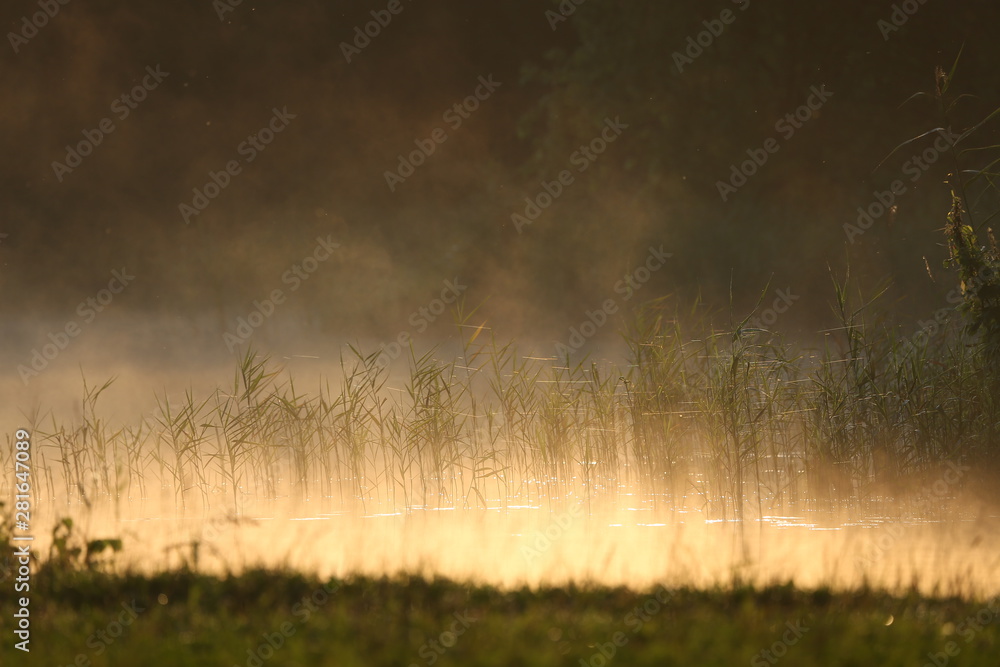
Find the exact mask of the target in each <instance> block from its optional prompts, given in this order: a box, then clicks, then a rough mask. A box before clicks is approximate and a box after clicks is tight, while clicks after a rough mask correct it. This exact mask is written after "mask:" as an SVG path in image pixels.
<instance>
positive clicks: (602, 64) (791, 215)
mask: <svg viewBox="0 0 1000 667" xmlns="http://www.w3.org/2000/svg"><path fill="white" fill-rule="evenodd" d="M57 4H58V3H57ZM220 4H224V3H218V2H216V3H212V2H206V1H204V0H199V1H198V2H180V3H173V4H163V3H151V2H144V1H141V2H133V3H129V4H127V5H123V4H120V3H115V2H110V1H109V0H98V1H96V2H91V3H70V4H65V5H63V4H58V12H57V13H55V15H52V16H49V17H44V15H43V18H42V19H38V20H37V21H36V20H35V19H34V18H33V17H36V16H38V14H37V12H39V11H40V10H39V7H40V6H41V5H39V4H37V3H23V2H20V3H15V4H12V5H10V6H9V7H7V8H6V11H5V12H4V13H5V15H6V20H5V25H6V26H7V31H6V32H7V33H8V35H7V40H6V41H7V42H8V46H9V48H7V50H6V52H5V53H3V54H2V56H0V74H2V77H3V81H4V82H5V90H7V91H8V95H9V97H10V99H9V103H8V104H5V105H3V107H2V108H0V126H2V127H3V128H4V131H3V132H0V149H2V151H3V154H4V156H5V157H6V159H5V160H3V161H2V164H0V423H2V424H4V432H5V434H7V435H8V436H10V437H6V438H4V439H0V445H2V448H0V461H2V462H3V463H4V465H5V468H4V472H3V473H2V474H3V479H2V481H0V491H2V492H3V493H5V494H6V493H7V492H8V491H10V490H11V486H10V484H11V481H10V474H9V472H8V471H9V470H12V469H13V468H12V467H11V466H8V465H7V464H8V463H11V465H12V462H13V458H12V457H13V451H14V450H13V448H12V435H11V434H13V432H14V430H15V429H17V428H28V429H30V430H31V432H32V442H33V446H34V447H35V449H34V452H35V453H36V454H37V458H36V459H34V465H36V466H37V467H36V474H37V477H36V480H35V484H36V485H35V487H34V489H33V493H34V494H36V495H35V496H34V503H35V508H36V510H37V518H36V525H38V526H42V525H48V523H54V522H55V521H57V520H58V519H59V518H60V517H62V516H72V517H74V518H75V519H76V520H77V524H78V526H79V530H80V531H81V534H82V535H84V536H86V537H90V538H95V537H101V536H111V535H121V536H122V537H123V538H124V540H125V553H124V556H123V558H124V561H125V562H126V563H133V564H136V565H138V566H141V567H156V566H157V565H158V564H176V563H179V562H181V561H182V560H183V559H193V558H195V555H194V553H195V549H197V552H198V556H197V558H198V559H199V564H200V565H201V566H204V567H206V568H210V569H219V570H222V569H226V568H237V569H238V568H241V567H244V566H246V565H248V564H252V563H255V562H258V559H259V562H264V563H266V564H269V565H278V564H287V565H292V566H294V567H300V568H302V569H305V570H310V571H316V572H320V573H336V574H346V573H349V572H359V571H360V572H372V573H378V572H393V571H397V570H408V571H419V572H424V573H427V574H432V573H433V574H444V575H447V576H454V577H458V578H463V579H464V578H471V579H476V580H481V581H489V582H492V583H498V584H504V585H516V584H520V583H529V584H532V585H535V584H539V583H543V582H545V583H561V582H564V581H567V580H570V579H573V580H592V581H599V582H601V583H607V584H619V583H621V584H627V585H634V586H644V585H648V584H650V583H651V582H653V581H662V580H672V581H677V582H685V583H696V584H703V585H704V584H709V583H712V582H719V581H732V579H733V577H734V576H745V577H747V578H749V579H752V580H755V581H761V582H765V581H767V582H769V581H775V580H784V579H788V578H793V579H795V581H796V582H797V583H801V584H803V585H818V584H822V583H830V584H835V585H838V586H856V585H860V584H861V583H863V582H865V581H870V582H876V583H878V584H880V585H886V586H896V585H900V586H905V585H908V584H910V583H916V584H917V585H919V586H920V587H921V588H923V589H924V590H927V591H931V590H934V589H935V588H936V587H937V588H940V589H944V590H949V591H955V592H958V593H962V594H969V593H973V592H974V593H977V594H986V593H991V594H992V593H997V592H1000V586H998V583H1000V582H998V581H997V578H996V575H995V572H996V571H997V568H996V565H997V556H996V554H997V553H998V550H997V546H998V545H997V544H996V535H998V534H1000V533H998V531H997V527H998V525H997V522H998V513H997V507H996V494H995V492H993V493H992V494H991V493H989V492H987V491H988V490H989V488H990V486H991V484H990V480H991V479H992V478H991V477H990V475H991V474H992V472H993V470H994V468H995V467H997V466H996V460H997V459H996V452H997V451H1000V450H998V449H997V440H996V432H997V430H996V423H997V422H996V421H995V416H996V414H997V413H996V412H990V411H991V410H995V409H996V406H995V401H993V400H992V399H991V398H990V391H989V389H988V387H989V386H990V385H989V382H988V379H983V374H982V373H980V371H982V370H983V368H984V366H983V364H981V363H979V362H978V361H976V360H975V359H974V358H973V357H971V356H962V354H960V352H961V351H963V350H966V349H972V348H971V346H965V339H960V338H959V335H960V334H959V332H960V329H961V322H960V321H959V320H958V319H957V318H958V315H956V313H955V306H956V304H957V303H958V302H959V301H961V298H962V297H961V288H959V287H958V278H957V277H956V274H955V273H954V272H952V271H951V270H950V269H945V268H943V267H942V263H943V261H944V260H945V259H947V257H948V254H947V253H948V250H947V248H946V247H945V239H944V237H943V236H942V234H941V229H942V226H943V225H945V223H946V220H947V215H948V211H949V206H950V205H951V201H952V200H951V191H952V190H953V189H957V190H959V191H960V192H961V193H962V196H963V197H964V198H965V199H964V201H965V207H966V209H965V215H966V220H967V221H968V222H969V224H970V225H973V226H975V229H976V231H977V233H979V234H980V241H981V243H982V245H983V247H984V248H985V247H986V246H987V239H988V238H989V237H988V235H987V232H986V229H985V227H984V224H985V223H984V221H986V220H989V219H990V218H989V216H990V215H991V214H992V213H993V212H995V210H996V208H997V206H998V205H1000V202H998V198H997V191H996V189H995V188H992V187H990V185H989V184H984V183H983V182H982V181H974V180H964V181H963V180H960V179H959V178H958V176H956V174H964V175H965V176H963V178H966V179H969V178H970V176H969V175H970V174H974V173H976V170H977V169H982V168H984V167H985V166H986V165H988V164H989V161H990V159H992V158H989V157H985V155H986V154H985V153H981V152H977V151H971V152H959V151H956V150H953V149H954V146H955V142H956V137H958V136H960V135H959V134H956V133H957V132H959V131H960V130H961V129H964V128H968V127H970V126H972V125H974V124H975V123H977V122H978V121H979V120H981V119H982V118H984V117H986V116H987V115H988V114H989V113H990V112H992V111H993V110H994V109H995V108H996V107H997V106H998V104H1000V102H998V99H997V95H996V91H997V90H998V89H1000V79H998V77H1000V75H998V69H997V68H996V60H997V55H998V51H997V46H996V41H995V27H996V25H997V19H1000V5H992V4H988V3H961V4H959V5H957V6H952V5H949V4H947V3H925V4H919V3H913V4H914V6H915V7H916V8H917V9H916V10H915V11H914V12H903V13H902V14H897V12H898V11H902V10H899V9H897V8H896V5H892V4H888V5H885V6H883V5H882V4H878V3H875V4H873V3H864V2H860V1H858V2H854V1H851V2H841V3H836V4H833V5H830V6H829V7H821V6H817V5H814V4H811V3H800V2H793V1H792V0H782V1H781V2H777V3H767V4H765V3H758V2H756V1H753V2H750V1H747V0H743V1H740V2H737V1H735V0H734V1H733V2H728V1H720V2H718V3H715V4H706V3H703V2H695V1H694V0H685V1H682V2H671V3H668V4H664V5H662V6H661V5H648V6H647V5H645V4H634V5H633V4H626V5H621V4H620V3H612V2H604V1H601V0H588V2H587V3H585V4H582V5H577V4H576V3H568V2H563V3H558V2H547V3H541V4H539V3H536V2H530V1H528V0H517V1H515V2H503V3H477V4H475V5H471V4H470V3H466V2H460V1H459V0H445V1H442V2H434V3H419V2H409V0H403V2H401V3H389V4H388V5H386V3H375V4H372V3H370V2H357V1H353V0H352V1H350V2H337V3H325V2H319V1H318V0H311V1H308V0H307V1H305V2H296V3H278V4H274V3H264V4H260V3H257V4H255V3H249V2H243V3H240V4H238V5H234V6H231V7H230V6H228V5H226V8H225V9H223V10H220V8H219V6H220ZM903 4H906V3H903ZM570 5H572V7H575V9H573V11H572V12H570V11H568V10H567V6H570ZM53 6H55V5H53ZM390 8H393V11H390ZM396 10H398V11H396ZM32 21H35V22H34V23H32ZM39 23H41V25H38V24H39ZM959 53H961V56H959ZM956 59H958V65H957V66H956V67H955V69H954V76H953V77H952V78H948V79H947V81H948V82H949V84H950V86H951V88H950V92H949V91H948V90H946V91H944V93H947V95H950V96H951V97H947V101H948V103H947V104H946V101H945V97H943V96H942V95H943V93H942V90H941V85H942V81H943V80H944V79H942V78H941V77H942V76H945V72H948V76H949V77H951V71H952V70H951V67H952V65H953V64H954V63H955V62H956ZM936 67H942V68H944V69H943V70H940V71H939V72H938V74H935V68H936ZM946 88H947V86H946ZM935 90H936V91H937V93H935ZM921 91H923V92H925V93H928V94H927V95H922V96H921V95H916V96H914V94H915V93H918V92H921ZM960 95H961V96H962V97H961V99H960V101H959V100H956V101H955V103H954V104H950V100H952V99H954V98H955V97H958V96H960ZM925 133H926V134H925ZM921 135H923V136H921ZM918 136H921V138H920V139H918V140H916V141H913V142H911V143H906V142H908V140H910V139H912V138H914V137H918ZM975 140H976V142H977V143H976V144H975V146H976V147H982V146H991V145H996V144H998V143H1000V142H998V141H997V137H996V130H995V127H994V126H993V125H985V126H983V127H982V129H981V134H977V135H976V136H975ZM963 141H964V139H963ZM901 145H902V147H901ZM962 147H963V148H964V147H970V148H971V147H973V146H972V144H971V143H966V144H962ZM897 148H898V150H896V149H897ZM994 157H995V156H994ZM966 188H967V189H966ZM831 278H832V280H831ZM836 284H843V285H844V286H845V287H844V292H843V293H844V294H848V295H849V299H848V300H846V301H845V303H846V304H847V305H846V306H843V313H841V316H838V313H837V310H838V304H837V297H838V295H837V289H838V288H837V287H836V286H835V285H836ZM876 294H878V295H879V297H878V299H877V300H876V301H873V302H869V300H870V299H871V298H872V297H873V296H874V295H876ZM844 313H847V315H844ZM849 317H855V318H856V319H855V320H852V321H851V322H852V323H851V324H847V323H845V322H846V320H847V319H849ZM855 325H857V326H855ZM865 327H867V329H866V328H865ZM861 330H865V331H870V332H875V331H878V332H883V333H884V332H891V334H892V337H889V338H886V339H885V340H888V341H896V342H898V343H900V344H902V343H908V344H909V347H906V348H905V349H907V350H909V349H911V348H912V349H915V348H914V345H913V343H914V341H917V342H920V343H921V344H923V343H924V342H927V341H928V340H929V341H932V344H929V346H928V347H927V349H928V350H938V349H944V350H952V351H955V350H957V351H958V352H955V353H954V356H953V357H947V355H944V356H942V357H941V359H945V361H941V360H939V358H938V357H933V358H932V356H931V354H930V353H928V354H927V357H926V359H930V361H927V360H925V358H924V357H919V356H918V357H913V358H906V359H905V360H904V361H902V362H900V361H898V358H897V356H893V355H895V354H897V352H898V350H899V349H903V347H905V346H901V347H894V346H893V344H890V343H886V342H885V340H883V339H877V340H876V342H874V343H871V344H870V345H869V347H866V348H864V349H863V350H862V351H861V352H859V351H858V350H859V349H861V346H860V345H859V344H858V343H857V341H858V340H859V338H858V336H857V335H856V332H857V331H861ZM887 335H888V334H887ZM866 340H867V339H866ZM871 340H875V339H874V338H873V339H871ZM949 341H950V342H954V341H961V342H958V343H956V344H955V345H956V346H955V347H954V348H949V347H947V345H948V342H949ZM508 343H510V347H506V346H507V345H508ZM963 346H964V347H963ZM920 349H921V350H923V349H924V348H923V347H920ZM886 350H890V352H886ZM251 352H256V353H258V354H259V355H260V356H258V357H256V358H254V357H253V356H252V355H250V353H251ZM824 354H827V355H829V356H828V357H824ZM921 354H922V352H921ZM970 354H971V353H970ZM248 355H250V356H248ZM264 357H267V358H268V359H269V361H267V363H266V365H265V366H262V367H261V368H262V369H263V370H262V371H261V372H260V375H256V371H253V372H250V371H248V370H247V369H248V368H249V367H250V366H252V364H254V363H257V361H259V360H262V359H263V358H264ZM914 359H916V361H914ZM720 360H721V361H720ZM715 362H720V363H718V364H717V365H713V364H714V363H715ZM869 362H870V363H869ZM911 362H912V363H911ZM951 362H954V365H953V366H952V365H951ZM241 364H242V372H241ZM824 364H826V365H824ZM866 364H867V365H866ZM880 364H881V365H880ZM893 364H895V365H893ZM817 369H819V370H817ZM829 369H832V370H830V373H828V374H824V372H825V370H829ZM845 369H846V370H845ZM871 369H875V370H871ZM913 369H920V370H919V372H917V371H915V370H913ZM954 369H957V370H954ZM953 370H954V373H953V374H952V371H953ZM272 371H273V373H274V375H273V378H272V376H271V375H267V373H270V372H272ZM821 371H823V372H821ZM897 371H898V372H897ZM911 371H912V372H913V373H914V375H913V376H912V377H911V376H910V375H907V373H909V372H911ZM810 373H812V375H810ZM865 373H868V375H866V374H865ZM741 374H742V375H741ZM900 378H901V379H900ZM840 380H843V382H842V384H837V382H839V381H840ZM911 380H912V381H911ZM109 381H110V384H108V385H107V387H106V388H104V389H103V390H102V391H101V392H100V395H99V397H98V398H96V402H95V401H88V399H87V392H88V391H90V392H92V391H93V390H95V389H101V388H102V387H104V386H105V384H106V383H108V382H109ZM256 381H259V383H260V384H259V386H260V387H262V389H261V391H260V393H259V394H258V393H257V390H256V387H258V385H257V384H255V382H256ZM270 383H274V384H273V385H272V384H270ZM880 383H881V384H880ZM893 383H895V384H893ZM976 383H978V384H976ZM273 387H278V389H274V391H272V388H273ZM970 387H972V388H973V389H970ZM796 392H800V393H796ZM91 397H92V398H93V394H91ZM195 405H201V406H204V410H202V409H201V407H199V408H198V409H197V410H195V409H194V408H193V407H192V406H195ZM165 406H170V408H171V413H170V415H169V416H166V415H165V413H164V407H165ZM185 406H188V407H192V411H191V413H190V414H188V415H187V416H184V415H185V414H186V413H184V412H183V411H184V409H185ZM845 406H848V407H845ZM177 410H180V411H181V412H180V414H181V415H182V418H177V414H178V413H177V412H176V411H177ZM803 415H814V418H813V417H806V416H803ZM956 415H958V416H956ZM174 418H177V420H176V421H175V422H171V419H174ZM991 419H993V420H994V421H990V420H991ZM741 420H742V421H741ZM737 422H738V424H737ZM130 443H131V444H130ZM973 461H975V462H976V463H975V464H973V463H972V462H973ZM958 465H962V466H965V465H968V466H970V467H969V468H967V469H966V468H963V469H962V470H963V471H965V470H969V472H968V473H966V472H962V473H961V474H960V475H959V476H958V478H956V479H951V478H948V477H946V476H945V475H947V474H948V471H949V470H953V468H950V467H949V466H958ZM942 480H945V481H942ZM935 483H938V484H939V485H940V484H944V487H941V488H940V489H939V490H940V493H939V492H938V491H937V490H934V489H935V486H934V484H935ZM927 489H931V491H927ZM428 498H429V499H430V500H428ZM928 499H929V500H928ZM47 522H48V523H47ZM47 532H48V531H41V530H40V531H39V536H40V543H41V545H42V547H43V548H44V545H45V539H47V538H46V537H45V536H44V535H42V533H47ZM193 544H197V547H194V546H192V545H193Z"/></svg>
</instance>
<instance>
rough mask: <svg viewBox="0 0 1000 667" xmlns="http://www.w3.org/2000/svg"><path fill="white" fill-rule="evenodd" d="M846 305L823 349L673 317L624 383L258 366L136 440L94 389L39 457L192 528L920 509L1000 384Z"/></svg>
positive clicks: (69, 491) (653, 334) (517, 372)
mask: <svg viewBox="0 0 1000 667" xmlns="http://www.w3.org/2000/svg"><path fill="white" fill-rule="evenodd" d="M834 293H835V297H836V298H835V304H836V315H837V317H838V319H839V322H836V323H835V324H836V326H833V327H831V329H830V330H829V331H828V332H827V336H826V340H827V342H826V344H825V346H824V348H823V349H822V350H812V351H810V350H798V349H795V348H794V347H793V346H791V345H789V344H787V343H785V342H784V341H783V340H782V339H781V338H780V336H778V335H777V334H776V333H775V332H770V331H765V330H762V329H752V328H749V327H748V326H747V321H748V319H749V318H746V319H742V320H733V321H732V323H731V324H730V325H728V326H727V327H725V328H721V329H720V328H712V327H710V326H708V325H707V324H706V322H708V321H709V320H708V319H707V316H706V318H703V319H702V320H701V321H700V323H698V321H697V318H695V320H694V321H695V323H696V326H700V327H701V331H698V332H696V333H697V335H691V334H688V333H686V331H685V330H684V327H683V326H682V324H681V320H682V319H683V318H682V317H681V316H679V315H678V314H677V313H671V311H670V310H669V305H668V304H669V302H668V301H666V300H662V299H661V300H658V301H654V302H652V303H650V304H647V305H646V306H645V307H643V308H642V309H640V310H639V311H638V312H637V313H636V316H635V318H634V319H633V321H632V322H631V323H630V324H629V326H628V327H627V328H626V330H625V332H624V335H625V341H626V345H627V349H628V357H627V359H626V361H625V363H624V364H623V365H622V366H620V367H619V366H615V365H612V364H610V363H598V362H596V361H588V360H578V361H573V360H569V359H563V360H556V359H552V358H544V357H531V356H522V355H521V354H520V353H519V352H518V351H517V349H516V348H515V346H514V345H513V344H506V345H501V344H498V343H497V342H496V341H495V340H494V339H493V337H492V335H491V334H490V333H489V332H488V329H487V328H486V327H483V326H477V327H471V326H468V325H467V324H466V323H461V322H460V327H459V331H460V332H461V334H462V336H463V341H464V343H465V346H464V350H463V353H462V355H461V356H460V357H459V358H456V359H452V360H441V359H439V358H437V356H436V354H435V353H434V352H433V351H430V352H426V353H423V354H417V353H415V352H413V351H411V354H410V356H409V370H410V372H409V375H408V378H405V379H404V380H402V381H400V382H397V381H391V380H390V376H389V374H388V372H387V370H386V369H385V368H383V367H382V366H380V365H379V364H378V362H377V359H378V354H377V351H376V352H371V353H365V352H363V351H361V350H359V349H357V348H348V349H347V350H345V353H344V354H343V356H342V358H341V361H340V373H341V377H340V382H339V384H337V383H332V384H331V383H330V382H329V381H327V382H326V384H325V385H324V388H322V389H321V390H320V391H319V392H318V393H316V394H310V393H309V392H304V391H301V390H300V389H299V388H298V386H297V385H296V384H295V383H294V379H293V378H291V377H289V376H287V374H285V373H284V372H283V370H282V369H281V368H280V367H279V366H278V365H276V364H274V363H273V362H272V360H270V359H269V358H268V357H267V356H266V355H262V354H258V353H256V352H254V351H252V350H248V351H247V352H246V354H245V355H244V356H243V357H242V358H241V359H240V362H239V364H238V368H237V370H236V373H235V374H234V377H233V381H232V383H231V384H230V385H229V387H228V388H226V389H221V388H220V389H218V390H217V391H215V392H214V393H212V394H210V395H207V396H195V395H194V393H193V392H191V391H188V392H187V393H186V394H185V395H184V397H183V399H182V400H180V401H171V400H168V399H167V398H166V397H165V396H162V397H158V398H157V403H158V410H157V412H156V415H155V416H154V417H150V418H147V419H143V420H141V421H140V422H139V423H138V424H132V425H128V426H121V427H114V428H113V427H109V426H108V425H107V424H106V423H105V421H104V420H102V419H101V418H100V416H99V414H100V411H99V407H98V405H97V403H98V398H99V397H100V396H101V395H102V394H103V393H104V392H106V391H107V389H108V388H109V387H110V386H111V381H108V382H106V383H104V384H101V385H98V386H97V387H94V386H91V385H89V384H85V402H84V405H85V410H84V413H83V421H82V423H80V424H62V423H57V422H55V421H53V426H52V428H50V429H48V430H47V431H46V432H44V433H42V436H43V437H42V444H41V449H42V450H43V451H44V452H45V453H46V455H47V458H48V460H50V461H54V462H55V463H56V464H57V466H58V467H57V468H56V475H55V476H56V477H57V480H56V483H55V486H56V487H61V490H62V494H61V495H62V496H63V497H64V498H65V499H67V500H68V501H69V502H82V503H92V502H94V500H95V499H105V500H109V501H111V502H114V503H118V502H120V500H122V499H128V498H132V499H134V498H136V497H146V496H147V494H150V493H152V490H154V489H162V490H163V492H164V493H168V494H171V495H172V496H173V502H174V504H175V505H176V506H177V507H178V509H179V510H180V511H193V510H196V509H205V508H207V507H208V506H209V505H211V504H212V503H213V502H218V501H217V500H213V499H214V498H218V497H220V495H221V496H223V497H227V498H228V504H229V505H230V507H231V509H232V510H233V511H234V512H236V513H240V512H242V511H244V507H245V503H246V501H247V500H248V499H252V500H255V501H257V500H267V499H274V498H277V497H282V496H286V495H292V496H293V497H295V498H300V499H315V500H317V501H319V505H318V506H319V507H330V508H349V507H351V506H352V505H353V504H354V503H360V504H361V506H362V508H363V509H364V510H366V511H393V512H396V511H406V510H408V509H411V508H415V507H455V508H471V507H479V508H483V507H506V506H509V505H512V504H538V503H557V502H559V501H560V500H562V499H565V498H567V497H569V496H571V495H572V496H576V497H578V498H584V499H595V498H602V499H605V500H610V501H613V502H616V503H627V504H630V505H633V506H639V505H641V506H648V507H668V508H672V509H680V508H687V509H704V510H705V511H707V512H708V513H709V514H710V515H711V516H713V517H715V518H719V519H735V520H738V521H742V520H749V519H757V518H760V517H763V516H767V515H769V514H773V513H778V512H788V511H796V510H801V509H804V508H807V507H815V506H817V505H819V506H825V507H833V508H839V509H843V510H846V511H849V512H853V513H859V514H862V513H865V512H875V513H884V512H886V511H893V512H904V511H906V510H907V507H908V505H907V497H908V496H907V489H908V488H909V487H910V486H912V483H913V482H914V481H919V480H920V479H922V477H923V476H927V475H930V474H933V472H934V471H935V470H936V469H937V468H938V467H940V465H941V464H942V463H944V462H948V461H952V462H987V461H990V460H992V459H993V457H995V456H996V454H997V449H998V444H1000V443H998V440H997V425H998V421H1000V405H998V403H1000V402H998V399H997V396H996V394H995V393H994V392H992V387H993V383H994V382H995V380H996V378H995V377H994V376H993V375H991V374H990V373H989V372H988V370H987V366H985V365H984V363H983V360H984V355H985V354H987V352H986V351H985V350H984V349H983V348H981V347H975V346H970V345H968V344H967V340H966V339H965V338H963V337H962V334H961V331H960V330H959V329H958V327H957V324H956V325H955V326H953V327H952V331H951V334H950V335H942V336H939V337H938V338H934V339H927V340H923V339H922V340H921V344H913V343H912V342H901V340H900V338H899V337H898V335H897V334H896V333H895V332H894V331H893V330H892V329H891V328H890V327H888V326H884V325H882V324H879V323H878V322H873V321H871V317H872V315H871V313H873V312H874V308H875V302H874V301H873V300H860V299H859V298H852V297H851V296H850V294H849V290H848V288H847V287H846V285H845V284H841V283H837V282H835V284H834ZM688 320H689V321H691V318H688ZM57 491H58V489H56V490H53V489H49V493H54V492H57ZM626 494H627V495H626Z"/></svg>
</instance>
